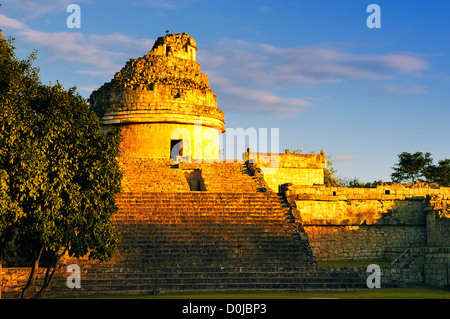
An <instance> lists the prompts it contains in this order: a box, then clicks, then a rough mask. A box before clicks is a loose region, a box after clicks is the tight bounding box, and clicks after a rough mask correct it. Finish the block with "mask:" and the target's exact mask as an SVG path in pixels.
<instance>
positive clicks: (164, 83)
mask: <svg viewBox="0 0 450 319" xmlns="http://www.w3.org/2000/svg"><path fill="white" fill-rule="evenodd" d="M196 51H197V45H196V43H195V40H194V39H193V38H192V37H191V36H189V35H188V34H187V33H180V34H167V35H165V36H164V37H159V38H158V39H157V40H156V41H155V43H154V45H153V48H152V50H151V51H150V52H148V53H147V54H146V55H144V56H143V57H140V58H137V59H130V60H129V61H128V62H127V63H126V64H125V66H124V67H123V68H122V69H121V70H120V71H119V72H117V73H116V74H115V75H114V78H113V79H112V80H111V82H108V83H105V84H104V85H103V86H101V87H100V88H99V89H98V90H96V91H94V92H92V94H91V96H90V97H89V102H90V105H91V108H92V109H93V110H94V112H95V113H96V114H97V115H98V116H99V118H100V121H101V123H102V125H103V126H105V127H106V128H107V127H109V126H114V125H119V126H121V127H122V129H124V128H127V129H128V130H129V131H131V130H133V132H132V133H129V134H134V135H135V136H138V135H139V136H147V137H148V139H147V140H146V141H142V143H147V144H148V143H153V144H155V143H156V142H154V138H155V137H154V136H152V135H153V134H156V135H159V136H161V135H168V134H170V133H171V132H170V130H173V129H175V128H176V127H174V125H178V127H183V128H185V129H188V130H192V129H193V127H194V126H198V125H199V124H200V125H201V126H202V127H204V128H210V129H215V130H216V131H217V132H218V134H220V133H223V132H224V131H225V120H224V115H223V112H222V111H221V110H219V109H218V108H217V97H216V95H215V94H214V92H213V91H212V90H211V88H210V86H209V81H208V77H207V76H206V75H205V74H204V73H202V72H201V70H200V65H199V64H198V63H197V62H196V61H195V59H196ZM149 125H152V126H151V127H150V126H149ZM122 131H123V130H122ZM162 131H164V133H161V132H162ZM152 132H155V133H152ZM205 134H206V133H205ZM122 135H124V133H123V134H122ZM124 138H125V139H126V138H127V137H126V136H124ZM137 140H138V138H135V142H134V144H135V145H134V146H136V143H138V142H136V141H137ZM158 143H159V144H160V142H158ZM158 143H156V144H158ZM169 144H170V143H169ZM136 147H137V146H136ZM136 147H134V149H137V148H136ZM146 147H147V146H144V145H141V146H140V148H141V149H142V151H141V152H138V151H134V153H133V152H131V153H130V154H133V155H130V154H129V155H127V156H146V157H147V156H148V157H153V156H156V157H159V158H160V157H165V155H164V156H162V155H159V154H158V155H155V154H156V153H155V152H156V151H155V152H153V151H150V150H148V149H146ZM185 150H186V148H185ZM214 152H215V151H214ZM197 153H198V152H197ZM152 154H153V155H152ZM197 155H198V154H197ZM192 156H194V155H192ZM215 156H216V155H211V156H209V157H215ZM200 157H201V156H200Z"/></svg>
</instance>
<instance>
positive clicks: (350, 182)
mask: <svg viewBox="0 0 450 319" xmlns="http://www.w3.org/2000/svg"><path fill="white" fill-rule="evenodd" d="M380 184H383V181H381V180H376V181H373V182H368V183H363V182H360V181H359V179H357V178H356V177H355V178H353V179H350V180H349V179H340V180H339V185H340V186H346V187H352V188H367V187H375V186H377V185H380Z"/></svg>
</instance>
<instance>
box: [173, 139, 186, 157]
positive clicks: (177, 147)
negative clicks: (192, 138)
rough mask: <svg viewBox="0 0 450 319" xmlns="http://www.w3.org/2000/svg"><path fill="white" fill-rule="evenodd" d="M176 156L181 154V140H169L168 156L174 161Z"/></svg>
mask: <svg viewBox="0 0 450 319" xmlns="http://www.w3.org/2000/svg"><path fill="white" fill-rule="evenodd" d="M177 156H183V140H170V158H171V159H172V160H173V161H176V159H177Z"/></svg>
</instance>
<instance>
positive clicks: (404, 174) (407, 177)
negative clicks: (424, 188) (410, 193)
mask: <svg viewBox="0 0 450 319" xmlns="http://www.w3.org/2000/svg"><path fill="white" fill-rule="evenodd" d="M398 158H399V162H398V163H397V164H396V165H395V167H393V169H394V173H392V174H391V178H392V181H394V182H396V183H412V184H413V183H415V182H427V183H434V184H439V185H440V186H447V187H448V186H450V159H443V160H440V161H439V162H438V164H437V165H433V159H432V158H431V154H430V153H425V154H424V153H422V152H416V153H414V154H411V153H408V152H403V153H401V154H399V155H398Z"/></svg>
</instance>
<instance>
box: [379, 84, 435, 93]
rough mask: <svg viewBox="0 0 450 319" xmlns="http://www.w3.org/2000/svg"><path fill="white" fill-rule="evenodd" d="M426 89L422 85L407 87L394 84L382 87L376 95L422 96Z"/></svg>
mask: <svg viewBox="0 0 450 319" xmlns="http://www.w3.org/2000/svg"><path fill="white" fill-rule="evenodd" d="M426 92H427V88H426V87H425V86H422V85H408V86H401V85H396V84H389V85H384V86H383V87H381V88H380V89H379V90H377V92H376V93H378V94H388V95H403V94H422V93H426Z"/></svg>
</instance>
